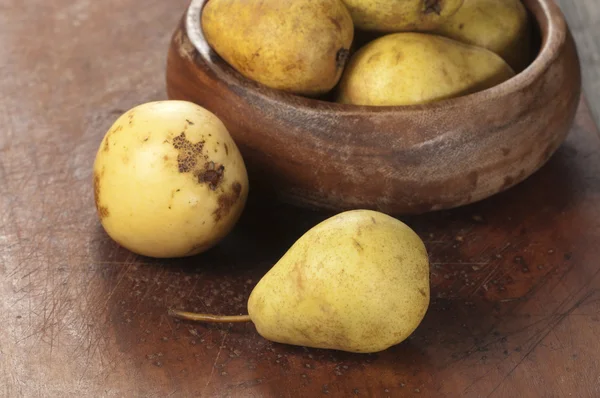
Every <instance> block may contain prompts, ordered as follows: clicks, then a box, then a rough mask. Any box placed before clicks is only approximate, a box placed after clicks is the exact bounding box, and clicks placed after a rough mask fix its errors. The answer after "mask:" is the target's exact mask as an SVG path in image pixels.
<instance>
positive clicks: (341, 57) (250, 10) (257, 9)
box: [202, 0, 354, 96]
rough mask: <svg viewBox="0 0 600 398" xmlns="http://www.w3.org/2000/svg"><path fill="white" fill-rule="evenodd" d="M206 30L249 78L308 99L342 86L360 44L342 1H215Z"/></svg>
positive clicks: (210, 4)
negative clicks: (350, 56)
mask: <svg viewBox="0 0 600 398" xmlns="http://www.w3.org/2000/svg"><path fill="white" fill-rule="evenodd" d="M202 30H203V33H204V36H205V37H206V41H207V42H208V43H209V44H210V46H211V47H212V48H213V49H214V50H215V51H216V52H217V53H218V54H219V55H220V56H221V57H222V58H223V59H224V60H225V61H227V63H229V64H230V65H231V66H232V67H233V68H234V69H236V70H237V71H238V72H240V73H241V74H242V75H244V76H245V77H247V78H249V79H251V80H254V81H257V82H259V83H262V84H264V85H265V86H268V87H271V88H274V89H278V90H283V91H287V92H291V93H295V94H302V95H307V96H316V95H319V94H323V93H326V92H328V91H330V90H331V89H332V88H333V87H334V86H335V85H336V84H337V82H338V81H339V79H340V76H341V74H342V71H343V69H344V66H345V64H346V61H347V58H348V53H349V50H350V46H351V44H352V40H353V38H354V25H353V23H352V18H351V17H350V14H349V12H348V10H347V9H346V7H345V6H344V4H343V3H342V2H341V0H262V1H239V0H211V1H209V2H208V3H206V6H205V7H204V10H203V12H202Z"/></svg>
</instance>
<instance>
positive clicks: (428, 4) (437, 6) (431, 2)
mask: <svg viewBox="0 0 600 398" xmlns="http://www.w3.org/2000/svg"><path fill="white" fill-rule="evenodd" d="M423 6H424V7H423V14H431V13H436V14H437V15H440V14H441V13H442V4H441V1H440V0H423Z"/></svg>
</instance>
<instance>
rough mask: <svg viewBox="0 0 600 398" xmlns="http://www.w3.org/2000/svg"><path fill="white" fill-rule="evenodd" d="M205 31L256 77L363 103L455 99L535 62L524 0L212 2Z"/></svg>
mask: <svg viewBox="0 0 600 398" xmlns="http://www.w3.org/2000/svg"><path fill="white" fill-rule="evenodd" d="M202 29H203V31H204V34H205V37H206V40H207V42H208V43H209V45H210V46H211V47H212V48H213V49H214V50H215V51H216V52H217V53H218V54H219V55H220V56H221V57H222V58H223V59H224V60H225V61H226V62H227V63H229V64H230V65H231V66H232V67H233V68H234V69H236V70H237V71H238V72H239V73H240V74H242V75H243V76H245V77H246V78H248V79H251V80H254V81H256V82H259V83H261V84H263V85H265V86H268V87H270V88H274V89H278V90H282V91H286V92H289V93H293V94H297V95H303V96H307V97H318V98H322V99H329V98H333V100H335V101H337V102H340V103H345V104H355V105H371V106H383V105H396V106H400V105H414V104H426V103H431V102H435V101H439V100H442V99H447V98H454V97H458V96H462V95H466V94H470V93H474V92H478V91H482V90H485V89H488V88H490V87H493V86H495V85H498V84H500V83H502V82H504V81H506V80H508V79H510V78H511V77H513V76H514V75H515V73H518V72H520V71H522V70H523V69H524V68H526V67H527V65H528V64H529V62H530V61H531V41H532V39H531V30H530V29H531V25H530V21H529V17H528V14H527V10H526V9H525V7H524V6H523V4H522V3H521V0H501V1H500V0H261V1H240V0H210V1H209V2H208V3H207V4H206V6H205V7H204V10H203V13H202ZM364 38H368V40H365V39H364Z"/></svg>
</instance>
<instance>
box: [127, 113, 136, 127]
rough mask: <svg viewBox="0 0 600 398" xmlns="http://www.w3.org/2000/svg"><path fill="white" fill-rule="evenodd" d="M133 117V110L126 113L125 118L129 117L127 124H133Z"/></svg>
mask: <svg viewBox="0 0 600 398" xmlns="http://www.w3.org/2000/svg"><path fill="white" fill-rule="evenodd" d="M134 117H135V112H134V111H129V112H128V113H127V118H128V119H129V125H130V126H133V118H134Z"/></svg>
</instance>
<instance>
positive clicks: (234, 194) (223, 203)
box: [213, 182, 242, 222]
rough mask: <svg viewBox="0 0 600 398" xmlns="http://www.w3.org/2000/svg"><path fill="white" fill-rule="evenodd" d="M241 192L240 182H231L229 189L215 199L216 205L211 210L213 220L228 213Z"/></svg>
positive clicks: (218, 219)
mask: <svg viewBox="0 0 600 398" xmlns="http://www.w3.org/2000/svg"><path fill="white" fill-rule="evenodd" d="M241 194H242V184H240V183H239V182H234V183H233V184H231V191H229V192H227V193H224V194H222V195H221V196H219V199H218V201H217V202H218V207H217V208H216V210H215V211H214V212H213V216H214V218H215V222H219V221H220V220H221V219H222V218H223V217H225V216H226V215H227V214H229V212H230V211H231V208H232V207H233V206H234V205H235V203H236V202H237V201H238V199H239V198H240V195H241Z"/></svg>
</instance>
